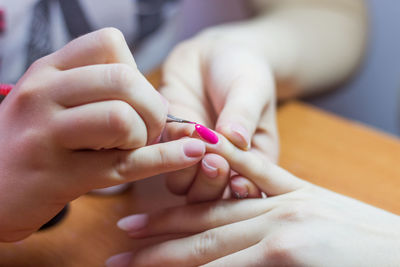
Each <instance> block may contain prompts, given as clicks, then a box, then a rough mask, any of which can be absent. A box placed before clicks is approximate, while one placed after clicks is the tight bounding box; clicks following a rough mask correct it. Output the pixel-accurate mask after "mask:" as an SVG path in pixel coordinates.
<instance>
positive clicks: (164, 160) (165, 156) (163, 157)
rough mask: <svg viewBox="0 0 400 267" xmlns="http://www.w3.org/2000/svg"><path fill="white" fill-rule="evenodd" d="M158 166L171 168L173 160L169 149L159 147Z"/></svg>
mask: <svg viewBox="0 0 400 267" xmlns="http://www.w3.org/2000/svg"><path fill="white" fill-rule="evenodd" d="M156 158H157V162H158V163H157V166H160V168H162V169H169V168H170V167H171V165H172V164H171V160H170V159H169V153H168V150H167V149H166V148H165V147H163V146H159V147H158V148H157V156H156Z"/></svg>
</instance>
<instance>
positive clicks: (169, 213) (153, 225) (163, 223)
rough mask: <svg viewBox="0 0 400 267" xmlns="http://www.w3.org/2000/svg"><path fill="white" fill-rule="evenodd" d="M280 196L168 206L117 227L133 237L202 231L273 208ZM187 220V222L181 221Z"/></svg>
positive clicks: (124, 219)
mask: <svg viewBox="0 0 400 267" xmlns="http://www.w3.org/2000/svg"><path fill="white" fill-rule="evenodd" d="M280 199H281V197H276V198H271V199H245V200H241V201H237V200H221V201H218V202H217V203H213V202H206V203H199V204H193V205H185V206H180V207H175V208H169V209H165V210H162V211H159V212H156V213H153V214H150V215H148V214H135V215H131V216H128V217H126V218H123V219H121V220H120V221H119V222H118V227H119V228H121V229H122V230H124V231H127V232H128V234H129V236H130V237H133V238H143V237H149V236H155V235H166V234H188V233H199V232H202V231H205V230H208V229H212V228H216V227H219V226H223V225H227V224H230V223H234V222H238V221H242V220H247V219H250V218H253V217H256V216H258V215H260V214H263V213H265V212H268V211H269V210H271V209H273V208H274V207H275V206H276V205H277V204H278V201H279V200H280ZM182 222H185V223H182Z"/></svg>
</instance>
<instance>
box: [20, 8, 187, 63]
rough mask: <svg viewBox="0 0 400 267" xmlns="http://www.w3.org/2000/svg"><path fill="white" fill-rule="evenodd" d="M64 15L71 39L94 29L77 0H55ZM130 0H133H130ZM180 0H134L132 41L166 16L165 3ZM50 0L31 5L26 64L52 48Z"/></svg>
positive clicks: (154, 27) (151, 28)
mask: <svg viewBox="0 0 400 267" xmlns="http://www.w3.org/2000/svg"><path fill="white" fill-rule="evenodd" d="M58 1H59V3H60V7H61V11H62V13H63V16H64V21H65V25H66V27H67V30H68V33H69V35H70V39H74V38H76V37H79V36H81V35H83V34H86V33H88V32H90V31H92V30H94V29H92V27H91V26H90V23H89V22H88V20H87V18H86V16H85V12H84V10H83V9H82V7H81V5H80V4H79V1H78V0H58ZM132 1H133V0H132ZM178 1H179V0H136V3H137V12H136V14H135V16H136V17H137V18H136V20H135V21H136V23H138V25H137V28H138V32H137V33H136V35H135V37H134V39H133V40H128V42H129V43H130V44H131V45H132V44H135V45H139V43H140V42H141V41H142V40H143V39H145V38H146V37H148V36H149V35H151V34H152V33H154V32H155V31H157V29H158V28H159V27H160V26H161V24H162V23H163V22H164V21H165V19H166V13H167V10H168V6H169V5H172V4H174V3H175V2H178ZM50 2H51V0H40V1H39V2H38V3H37V4H36V5H35V7H34V11H33V17H32V23H31V28H30V38H29V43H28V49H27V50H28V53H27V62H26V67H27V68H28V67H29V66H30V65H31V64H32V63H33V62H34V61H35V60H36V59H38V58H41V57H43V56H45V55H47V54H49V53H51V52H52V47H51V38H50V24H49V23H50V19H49V4H50Z"/></svg>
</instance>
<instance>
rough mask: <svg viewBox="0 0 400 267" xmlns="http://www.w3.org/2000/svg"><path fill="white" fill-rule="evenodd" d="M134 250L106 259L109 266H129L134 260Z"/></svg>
mask: <svg viewBox="0 0 400 267" xmlns="http://www.w3.org/2000/svg"><path fill="white" fill-rule="evenodd" d="M132 256H133V254H132V252H125V253H121V254H117V255H114V256H112V257H110V258H108V260H107V261H106V266H107V267H128V266H129V264H130V263H131V261H132Z"/></svg>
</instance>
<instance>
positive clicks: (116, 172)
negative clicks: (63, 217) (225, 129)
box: [0, 28, 205, 242]
mask: <svg viewBox="0 0 400 267" xmlns="http://www.w3.org/2000/svg"><path fill="white" fill-rule="evenodd" d="M166 115H167V105H166V103H165V100H163V98H162V97H161V95H160V94H159V93H158V92H157V91H156V90H155V89H154V88H153V87H152V86H151V85H150V84H149V83H148V82H147V80H146V79H145V78H144V76H143V75H142V74H141V73H140V72H139V71H138V69H137V68H136V64H135V61H134V59H133V57H132V55H131V52H130V50H129V48H128V46H127V44H126V42H125V40H124V37H123V35H122V34H121V33H120V32H119V31H118V30H116V29H112V28H108V29H103V30H99V31H97V32H93V33H90V34H88V35H85V36H82V37H80V38H78V39H76V40H74V41H72V42H71V43H69V44H68V45H66V46H65V47H64V48H62V49H61V50H59V51H57V52H55V53H53V54H51V55H49V56H46V57H44V58H42V59H40V60H38V61H37V62H35V63H34V64H33V65H32V66H31V67H30V68H29V70H28V71H27V72H26V73H25V75H24V76H23V77H22V78H21V80H20V81H19V82H18V84H17V85H16V87H15V88H14V89H13V91H12V92H11V93H10V94H9V95H8V96H7V97H6V99H5V101H4V102H3V103H2V104H1V106H0V135H1V136H2V138H1V139H0V146H1V147H2V152H1V153H0V203H1V205H0V241H6V242H7V241H16V240H20V239H23V238H25V237H27V236H29V235H30V234H31V233H33V232H34V231H36V230H37V229H38V228H40V226H42V225H43V224H44V223H46V222H47V221H48V220H50V219H51V218H52V217H53V216H54V215H56V214H57V213H58V212H59V211H60V210H61V209H62V208H63V207H64V206H65V204H66V203H68V202H69V201H71V200H73V199H75V198H77V197H79V196H80V195H82V194H85V193H86V192H88V191H90V190H92V189H96V188H104V187H108V186H112V185H117V184H121V183H125V182H129V181H135V180H139V179H143V178H146V177H149V176H153V175H156V174H159V173H163V172H168V171H173V170H178V169H182V168H186V167H188V166H191V165H193V164H195V163H197V162H199V161H200V160H201V158H202V157H203V156H204V153H205V145H204V143H203V142H201V141H199V140H195V139H191V138H186V139H181V140H176V141H173V142H169V143H163V144H153V145H148V144H152V143H155V141H156V140H157V137H159V136H160V134H161V132H162V130H163V128H164V126H165V121H166Z"/></svg>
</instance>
